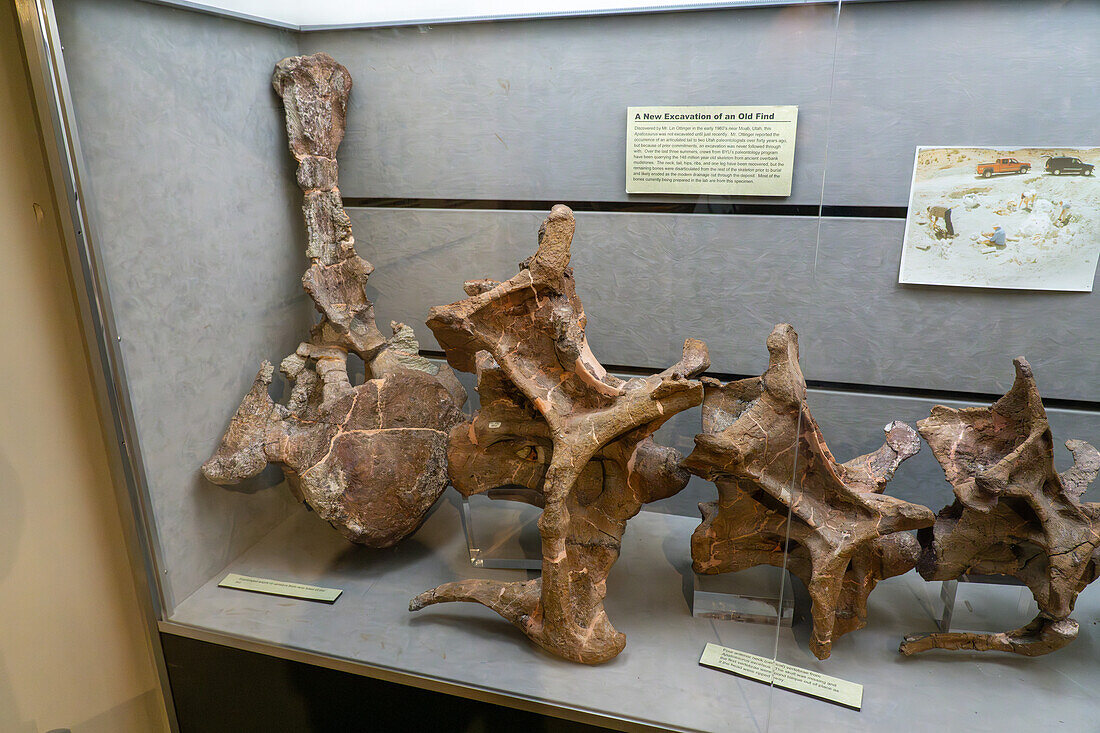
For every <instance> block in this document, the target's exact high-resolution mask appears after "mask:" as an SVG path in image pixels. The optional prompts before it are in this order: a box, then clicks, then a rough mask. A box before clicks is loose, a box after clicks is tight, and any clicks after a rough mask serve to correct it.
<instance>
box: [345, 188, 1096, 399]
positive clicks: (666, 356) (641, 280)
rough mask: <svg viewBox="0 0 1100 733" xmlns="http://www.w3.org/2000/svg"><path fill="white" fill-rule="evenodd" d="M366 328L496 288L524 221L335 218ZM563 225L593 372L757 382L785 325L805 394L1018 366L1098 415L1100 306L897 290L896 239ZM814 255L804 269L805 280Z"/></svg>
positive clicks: (768, 226) (522, 251)
mask: <svg viewBox="0 0 1100 733" xmlns="http://www.w3.org/2000/svg"><path fill="white" fill-rule="evenodd" d="M351 213H352V219H353V221H354V222H355V227H356V232H357V233H358V236H359V240H360V242H361V251H362V252H363V253H364V256H366V257H367V258H368V259H370V260H371V261H372V262H373V263H374V265H375V266H376V268H377V270H376V271H375V273H374V274H373V275H372V276H371V280H370V287H371V289H372V293H371V297H373V298H375V302H376V304H377V312H378V315H379V320H380V322H382V323H386V322H388V320H389V319H391V318H393V319H397V320H403V321H406V322H409V323H410V324H413V325H415V326H418V328H417V330H418V333H420V335H421V339H422V345H423V346H424V347H425V348H430V349H435V348H438V346H437V344H436V343H435V341H434V339H432V338H431V335H430V333H428V332H427V330H426V328H425V327H424V326H422V325H420V324H422V323H423V320H424V318H425V316H426V314H427V310H428V308H429V307H430V306H432V305H436V304H442V303H448V302H452V301H454V300H457V299H460V298H462V297H464V296H463V293H462V289H461V287H462V282H463V281H464V280H469V279H476V278H481V277H492V278H495V279H504V278H507V277H511V275H513V274H514V273H515V272H516V264H517V263H518V262H520V261H521V260H522V259H524V258H525V257H527V256H529V255H530V254H532V253H533V252H534V250H535V232H536V231H537V230H538V226H539V222H540V221H541V220H542V217H543V214H542V213H541V212H514V211H510V212H504V211H454V210H411V209H356V210H352V212H351ZM817 227H818V225H817V221H816V219H810V218H796V217H785V218H777V217H744V216H739V217H730V216H715V215H706V216H700V215H671V214H608V213H581V214H578V215H577V234H576V237H575V238H574V245H573V261H572V262H573V266H574V268H575V271H576V278H577V289H578V292H579V293H580V296H581V300H582V301H583V302H584V304H585V311H586V313H587V314H588V316H589V320H588V333H589V339H590V341H591V342H592V346H593V349H594V350H595V353H596V355H597V356H598V357H599V358H600V359H601V360H602V361H604V362H605V363H607V364H624V365H630V366H641V367H650V368H658V369H661V368H664V367H665V366H667V365H669V364H672V363H674V362H675V361H676V360H677V359H678V358H679V354H680V349H681V347H682V345H683V340H684V339H685V338H687V337H689V336H694V337H696V338H702V339H704V340H706V341H707V344H708V346H709V347H710V352H711V361H712V363H713V365H714V367H713V368H714V369H715V370H717V371H721V372H727V373H734V374H757V373H759V372H760V371H761V370H762V369H763V367H764V365H765V364H766V363H767V352H766V351H765V349H764V340H765V338H766V337H767V334H768V332H769V331H770V330H771V328H772V326H773V325H774V324H776V323H779V322H782V321H788V322H790V323H792V324H794V325H795V328H796V329H798V331H799V334H800V338H801V348H802V360H803V366H804V370H805V372H806V374H807V377H808V378H809V379H811V380H820V381H829V382H845V383H856V384H865V385H877V386H889V387H911V388H921V389H935V390H949V391H969V392H978V393H986V394H999V393H1001V392H1003V391H1004V390H1005V389H1006V388H1007V386H1008V385H1009V384H1010V383H1011V380H1012V373H1013V372H1012V365H1011V359H1012V358H1013V357H1014V356H1018V355H1021V354H1022V355H1024V356H1027V357H1028V359H1029V360H1030V361H1031V363H1032V364H1033V366H1034V367H1035V369H1036V374H1037V377H1038V379H1039V384H1040V386H1041V388H1042V390H1043V394H1044V395H1045V396H1047V397H1059V398H1066V399H1077V400H1088V401H1097V400H1100V364H1098V363H1097V360H1096V359H1095V358H1093V356H1092V355H1094V354H1096V353H1098V352H1100V308H1098V307H1097V302H1098V301H1097V299H1098V298H1100V294H1097V293H1092V294H1079V293H1038V292H1036V293H1030V292H1027V293H1022V292H1014V291H996V290H979V289H959V288H935V287H925V286H900V285H898V284H897V271H898V261H899V258H900V256H901V237H902V222H900V221H897V220H888V219H887V220H884V219H826V220H824V221H823V223H822V227H821V246H820V250H819V251H816V252H815V239H816V236H817ZM815 255H816V260H817V264H816V270H815V264H814V263H815Z"/></svg>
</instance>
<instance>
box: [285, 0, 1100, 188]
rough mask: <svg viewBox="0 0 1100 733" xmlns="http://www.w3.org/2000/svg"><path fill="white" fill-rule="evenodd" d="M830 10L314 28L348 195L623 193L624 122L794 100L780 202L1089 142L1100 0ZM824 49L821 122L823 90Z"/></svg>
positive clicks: (1096, 103) (958, 1)
mask: <svg viewBox="0 0 1100 733" xmlns="http://www.w3.org/2000/svg"><path fill="white" fill-rule="evenodd" d="M834 19H835V8H834V7H832V6H829V5H822V6H813V7H789V8H770V9H749V10H747V9H731V10H721V11H712V12H698V13H681V14H658V15H640V16H611V17H602V18H590V19H574V20H541V21H526V22H516V23H497V24H465V25H463V24H459V25H443V26H435V27H432V28H431V29H430V30H427V29H417V28H406V29H374V30H362V29H361V30H350V31H337V32H324V33H308V34H305V35H303V37H302V48H303V51H304V52H312V51H318V50H323V51H327V52H329V53H331V54H333V55H335V56H336V58H337V59H338V60H340V61H341V62H342V63H344V64H345V65H346V66H348V68H349V69H350V70H351V72H352V75H353V76H354V77H355V81H356V88H355V91H354V92H353V95H352V111H351V114H350V116H349V127H348V137H347V140H346V142H345V144H344V149H343V151H342V153H343V156H342V182H343V189H344V193H345V195H347V196H354V197H424V198H488V199H536V200H550V199H553V200H558V199H560V200H564V201H583V200H595V201H626V200H652V199H663V200H676V197H668V196H664V197H660V196H657V197H639V196H633V197H631V196H627V195H626V193H625V191H624V189H625V180H624V171H623V168H624V155H625V144H626V143H625V129H624V124H623V115H624V113H625V108H626V107H627V106H630V105H644V104H798V105H800V113H799V136H798V147H797V151H796V161H795V163H796V165H795V177H794V188H793V191H792V195H791V197H790V198H789V199H782V201H784V202H788V203H802V204H816V203H818V200H819V196H820V194H821V181H822V178H821V174H822V164H823V159H824V156H823V153H824V142H825V132H826V125H827V124H830V129H829V135H828V165H829V170H828V176H827V179H826V194H825V203H827V204H837V205H850V206H905V205H906V203H907V202H908V198H909V196H908V193H909V179H910V176H911V174H912V159H913V151H914V148H915V147H916V146H917V145H935V144H946V145H956V144H972V145H983V144H984V145H1024V144H1035V145H1043V144H1062V145H1073V144H1082V145H1093V144H1095V142H1096V141H1095V140H1094V139H1092V138H1091V137H1090V135H1092V121H1093V120H1094V119H1095V117H1096V116H1097V113H1098V112H1100V98H1098V96H1097V94H1096V91H1097V88H1096V81H1095V80H1096V78H1097V76H1098V75H1100V48H1097V46H1096V44H1094V43H1092V41H1091V38H1092V37H1093V36H1094V35H1095V33H1096V31H1098V30H1100V5H1098V4H1096V3H1094V2H1088V1H1087V0H1077V1H1072V2H1063V1H1062V0H1041V1H1040V2H1030V3H1020V2H1013V1H1011V0H1001V1H996V2H994V1H990V0H950V1H948V0H941V1H934V0H920V1H919V2H887V3H850V4H846V5H844V9H843V12H842V14H841V23H840V35H839V37H838V38H836V37H835V36H834ZM834 39H835V40H836V43H837V52H836V55H837V59H836V79H835V88H834V89H833V108H832V112H831V114H832V120H831V123H829V121H828V120H827V118H828V116H829V109H828V103H829V92H830V84H831V79H832V77H831V72H832V62H833V43H834Z"/></svg>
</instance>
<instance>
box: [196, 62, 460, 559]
mask: <svg viewBox="0 0 1100 733" xmlns="http://www.w3.org/2000/svg"><path fill="white" fill-rule="evenodd" d="M273 83H274V86H275V90H276V92H278V94H279V96H281V97H282V98H283V106H284V108H285V110H286V126H287V133H288V135H289V137H290V149H291V152H292V153H293V154H294V157H295V158H296V159H297V160H298V185H299V186H300V187H301V188H302V190H303V192H304V193H305V204H304V206H303V207H302V210H303V213H304V215H305V221H306V232H307V236H308V244H307V247H306V254H307V255H308V256H309V258H310V266H309V269H308V270H307V271H306V273H305V275H304V276H303V277H302V284H303V286H304V287H305V289H306V291H307V292H308V293H309V295H310V297H311V298H312V299H313V302H314V304H315V306H316V308H317V310H318V311H319V312H320V314H321V317H320V320H319V321H318V323H317V324H316V325H315V326H314V327H313V329H312V330H311V332H310V337H309V340H308V341H306V342H304V343H302V344H301V346H299V347H298V349H297V351H296V352H295V353H294V354H291V355H290V356H288V357H287V358H286V359H284V360H283V363H282V366H281V371H282V372H283V374H284V375H285V376H286V378H287V380H288V381H289V382H290V383H291V385H292V389H291V393H290V397H289V400H288V401H287V403H286V404H285V405H282V404H276V403H275V402H274V401H273V400H272V399H271V397H270V396H269V394H268V386H269V385H270V383H271V379H272V372H273V369H272V366H271V364H269V363H267V362H265V363H264V365H263V366H262V367H261V369H260V372H259V374H258V375H257V376H256V380H255V382H254V383H253V385H252V389H251V391H249V393H248V394H247V395H246V396H245V398H244V400H243V401H242V402H241V405H240V407H239V408H238V409H237V413H236V414H235V415H234V416H233V419H232V421H231V422H230V424H229V428H228V429H227V430H226V433H225V436H224V437H223V438H222V441H221V444H220V445H219V447H218V449H217V451H216V452H215V454H214V455H213V457H211V458H210V460H208V461H207V462H206V463H205V464H203V467H202V470H203V474H205V476H206V477H207V478H208V479H209V480H210V481H213V482H214V483H217V484H234V483H237V482H239V481H241V480H243V479H245V478H248V477H250V476H254V475H256V474H257V473H259V472H260V471H261V470H263V468H264V467H265V466H266V465H267V464H268V463H269V462H271V463H279V464H282V465H283V467H284V472H285V474H286V476H287V480H288V482H289V483H290V485H291V487H292V489H293V490H294V491H295V493H296V495H297V497H298V498H299V499H300V500H304V501H305V502H306V503H307V504H309V506H310V507H311V508H313V509H314V510H315V511H316V512H317V514H318V515H319V516H320V517H322V518H323V519H325V520H327V521H329V522H330V523H331V524H332V525H333V526H334V527H336V528H337V529H339V530H340V531H341V532H342V533H343V534H344V535H345V536H346V537H348V539H350V540H352V541H353V542H358V543H362V544H365V545H369V546H372V547H387V546H389V545H392V544H394V543H395V542H397V541H399V540H400V539H402V538H403V537H405V536H406V535H408V534H409V533H410V532H412V531H414V530H415V529H416V528H417V527H419V526H420V524H421V522H423V520H424V517H425V516H426V514H427V511H428V509H429V508H431V506H432V504H434V503H435V501H436V499H438V498H439V495H440V494H441V493H442V492H443V490H444V489H445V488H446V487H447V461H446V450H447V440H448V435H449V432H450V429H451V427H452V426H454V425H455V424H457V423H458V422H459V421H460V420H461V419H462V414H461V412H460V411H459V407H461V405H462V403H463V402H465V400H466V394H465V392H464V391H463V389H462V387H461V385H460V384H459V383H458V380H457V379H456V378H455V376H454V374H453V373H452V372H451V371H450V369H449V368H447V367H445V366H444V367H442V368H440V367H438V366H436V365H434V364H432V363H431V362H428V361H427V360H425V359H423V358H422V357H420V356H419V354H418V353H417V351H418V348H419V347H418V344H417V342H416V338H415V336H414V335H413V332H412V329H410V328H408V327H407V326H404V325H402V324H397V323H395V324H392V330H393V336H391V337H390V338H386V337H384V336H383V335H382V334H381V332H380V331H379V330H378V328H377V326H376V325H375V322H374V306H373V305H372V304H371V302H370V300H368V299H367V296H366V293H365V292H364V286H365V285H366V282H367V277H368V276H369V275H370V273H371V271H372V270H373V268H372V267H371V265H370V263H368V262H367V261H366V260H364V259H362V258H361V257H359V255H358V254H357V253H356V251H355V240H354V238H353V237H352V232H351V220H350V219H349V218H348V215H347V213H346V212H345V211H344V207H343V205H342V203H341V199H340V191H339V189H338V188H337V185H336V183H337V164H336V149H337V148H338V147H339V145H340V141H341V140H342V139H343V137H344V122H345V113H346V110H347V100H348V93H349V92H350V91H351V75H350V74H349V73H348V70H347V69H345V68H344V67H343V66H341V65H340V64H338V63H336V61H334V60H333V59H332V57H331V56H328V55H327V54H323V53H318V54H314V55H312V56H297V57H292V58H287V59H284V60H283V61H281V62H279V64H278V65H276V67H275V74H274V79H273ZM349 352H351V353H353V354H356V355H358V356H359V357H360V358H362V359H363V362H364V364H365V365H366V377H367V380H366V381H365V382H364V383H363V384H360V385H355V386H353V385H352V384H351V382H350V380H349V378H348V368H347V357H348V353H349Z"/></svg>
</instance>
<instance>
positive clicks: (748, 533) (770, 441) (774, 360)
mask: <svg viewBox="0 0 1100 733" xmlns="http://www.w3.org/2000/svg"><path fill="white" fill-rule="evenodd" d="M768 353H769V354H770V358H769V366H768V370H767V371H766V372H764V374H763V376H761V377H755V378H752V379H743V380H740V381H736V382H729V383H727V384H722V383H721V382H718V381H716V380H713V379H708V378H704V379H703V383H704V387H705V391H706V396H705V397H704V399H703V433H702V434H700V435H698V436H696V438H695V445H696V447H695V450H694V451H692V453H691V455H690V456H688V457H687V458H686V459H685V460H684V463H683V465H684V467H685V468H687V470H689V471H691V472H692V473H694V474H696V475H698V476H701V477H702V478H705V479H707V480H709V481H712V482H714V483H715V485H716V486H717V487H718V501H717V502H711V503H708V504H701V505H700V507H699V508H700V511H701V512H702V515H703V522H702V524H700V525H699V527H698V528H697V529H696V530H695V532H694V534H693V535H692V538H691V557H692V561H693V566H694V568H695V571H696V572H698V573H725V572H733V571H738V570H745V569H747V568H750V567H754V566H756V565H775V566H777V567H783V563H784V548H787V549H788V550H789V553H788V556H787V559H786V563H787V568H788V569H789V570H790V571H791V572H792V573H794V575H796V576H797V577H798V578H800V579H801V580H802V582H803V583H804V584H805V585H806V588H807V590H808V591H809V593H810V597H811V599H812V601H813V609H812V616H813V633H812V636H811V639H810V648H811V650H812V651H813V653H814V654H815V655H816V656H817V657H818V658H819V659H824V658H826V657H828V656H829V653H830V650H831V647H832V642H833V639H835V638H837V637H839V636H840V635H841V634H845V633H847V632H849V631H853V630H855V629H859V628H862V627H863V626H864V625H865V624H866V620H867V596H868V595H869V594H870V592H871V591H872V590H873V589H874V587H875V584H876V583H877V582H878V581H879V580H881V579H883V578H889V577H892V576H894V575H899V574H901V573H904V572H906V571H908V570H910V569H911V568H912V567H913V565H914V564H915V563H916V561H917V555H918V552H919V547H918V545H917V542H916V539H915V538H914V537H913V536H912V535H911V534H909V533H907V532H904V530H910V529H917V528H918V527H927V526H930V525H931V524H932V521H933V515H932V512H931V511H930V510H929V509H927V508H925V507H923V506H920V505H917V504H910V503H909V502H905V501H901V500H900V499H895V498H893V497H889V496H884V495H883V494H882V493H881V492H882V490H883V489H884V488H885V486H886V482H887V481H889V480H890V478H891V477H892V476H893V474H894V470H895V469H896V468H897V467H898V464H900V463H901V462H902V461H904V460H905V459H906V458H909V457H910V456H912V455H914V454H916V453H917V451H918V450H920V439H919V438H918V437H917V434H916V432H915V431H914V430H913V428H911V427H909V426H908V425H906V424H904V423H900V422H894V423H891V424H890V425H887V426H886V443H885V444H884V445H883V446H882V447H881V448H879V449H878V450H877V451H876V452H874V453H871V454H869V455H865V456H860V457H859V458H855V459H853V460H851V461H849V462H848V463H844V464H841V463H837V461H836V459H835V458H833V455H832V453H830V452H829V448H828V446H827V445H825V439H824V438H823V437H822V435H821V431H820V430H819V429H818V427H817V423H816V422H815V421H814V418H813V416H812V415H811V414H810V409H809V406H808V405H807V404H806V382H805V379H804V378H803V376H802V370H801V368H800V367H799V365H798V335H797V334H796V333H795V331H794V329H793V328H792V327H791V326H789V325H788V324H785V323H784V324H780V325H778V326H776V327H775V329H774V330H773V331H772V332H771V335H770V336H768Z"/></svg>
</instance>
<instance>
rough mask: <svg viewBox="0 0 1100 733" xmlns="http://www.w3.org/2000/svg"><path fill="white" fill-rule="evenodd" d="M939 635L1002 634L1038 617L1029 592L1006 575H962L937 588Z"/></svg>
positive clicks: (946, 581)
mask: <svg viewBox="0 0 1100 733" xmlns="http://www.w3.org/2000/svg"><path fill="white" fill-rule="evenodd" d="M940 600H941V601H943V611H942V613H941V614H940V617H939V618H937V619H936V625H937V626H938V627H939V629H940V631H944V632H946V631H979V632H987V631H1003V630H1004V629H1012V628H1016V627H1018V626H1023V625H1024V624H1025V623H1027V622H1028V621H1030V620H1031V619H1032V618H1034V617H1035V616H1036V615H1037V614H1038V613H1039V607H1038V605H1037V604H1036V603H1035V598H1034V596H1032V595H1031V590H1030V589H1028V587H1027V586H1026V585H1024V584H1023V583H1022V582H1021V581H1019V580H1018V579H1016V578H1013V577H1010V576H1007V575H961V576H959V578H958V579H957V580H945V581H943V584H942V585H941V587H940Z"/></svg>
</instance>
